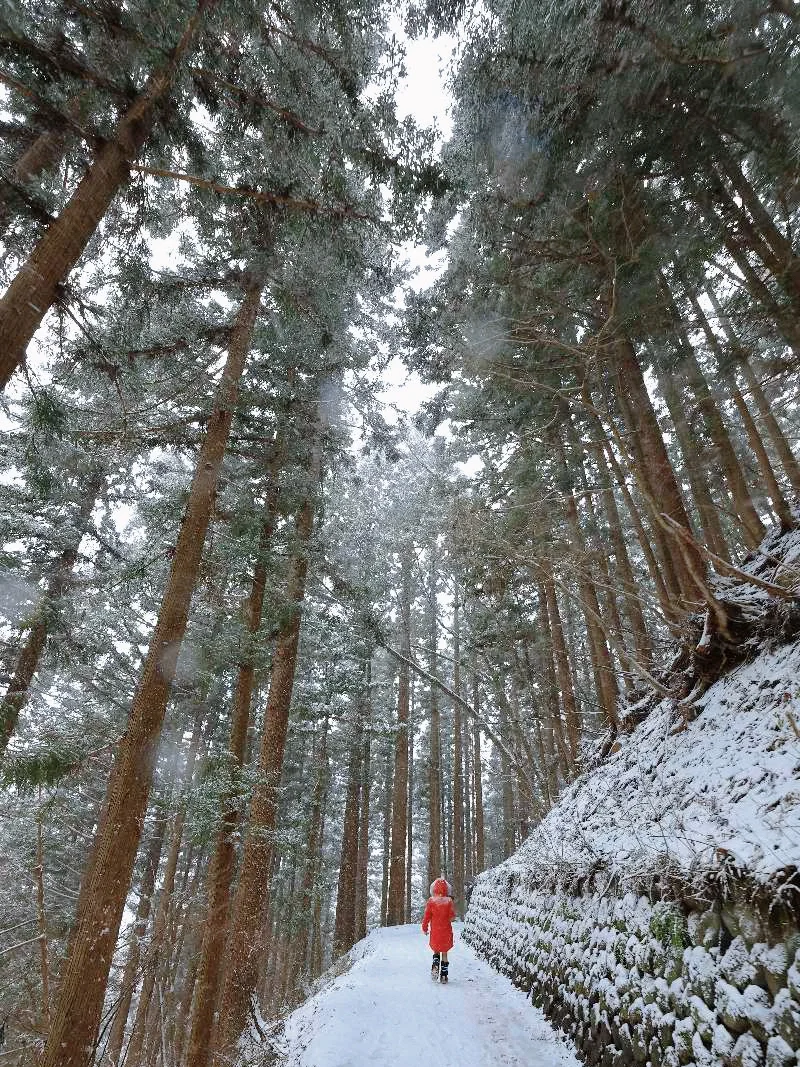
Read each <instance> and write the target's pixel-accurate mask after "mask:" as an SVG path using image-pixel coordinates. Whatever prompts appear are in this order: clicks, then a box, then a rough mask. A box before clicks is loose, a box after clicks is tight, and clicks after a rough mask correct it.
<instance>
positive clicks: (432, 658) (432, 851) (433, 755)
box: [426, 542, 442, 885]
mask: <svg viewBox="0 0 800 1067" xmlns="http://www.w3.org/2000/svg"><path fill="white" fill-rule="evenodd" d="M437 565H438V563H437V552H436V544H435V542H434V543H433V544H432V545H431V558H430V574H429V578H428V590H427V598H426V616H427V629H428V646H429V649H430V651H429V653H428V670H429V672H430V674H432V675H433V676H434V677H436V676H437V673H438V669H439V668H438V656H437V652H436V643H437V640H438V636H437V632H436V630H437V615H438V604H437V600H436V591H437ZM428 701H429V703H428V707H429V711H430V721H429V727H428V831H429V832H428V884H429V885H430V884H431V883H432V882H433V881H434V880H435V879H436V878H438V877H439V875H440V874H441V873H442V767H441V762H442V759H441V751H440V745H441V727H440V723H439V690H438V689H437V687H436V686H435V685H433V684H430V685H429V697H428Z"/></svg>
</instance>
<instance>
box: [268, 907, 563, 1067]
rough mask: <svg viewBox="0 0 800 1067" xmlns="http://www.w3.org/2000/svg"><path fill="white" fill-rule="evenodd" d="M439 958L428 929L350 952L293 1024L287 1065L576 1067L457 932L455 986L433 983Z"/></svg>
mask: <svg viewBox="0 0 800 1067" xmlns="http://www.w3.org/2000/svg"><path fill="white" fill-rule="evenodd" d="M459 927H460V924H456V930H457V931H458V930H459ZM430 960H431V954H430V951H429V950H428V945H427V938H426V937H424V936H423V934H422V932H421V930H420V928H419V926H416V925H414V926H397V927H392V928H389V929H382V930H374V931H373V932H372V933H371V934H370V935H369V937H367V938H366V939H365V940H364V941H360V942H359V943H358V944H357V945H356V946H354V948H353V949H352V950H351V951H350V953H349V954H348V956H347V957H346V959H345V961H344V967H346V968H347V969H344V973H339V974H338V976H336V977H332V978H331V977H329V978H328V979H327V980H324V981H323V983H322V986H321V988H319V989H318V990H317V992H316V993H315V994H314V995H313V996H312V997H311V998H310V999H309V1000H307V1001H306V1002H305V1004H303V1005H302V1006H301V1007H299V1008H298V1009H297V1010H296V1011H294V1012H293V1013H292V1014H291V1015H290V1016H289V1018H288V1019H287V1020H286V1025H285V1029H284V1033H283V1037H282V1040H281V1041H280V1042H279V1043H278V1061H279V1062H285V1063H286V1064H291V1065H292V1067H423V1065H425V1064H434V1063H436V1064H440V1063H441V1064H453V1065H457V1067H532V1065H536V1067H577V1060H576V1059H575V1057H574V1056H573V1054H572V1053H571V1052H570V1051H569V1050H568V1049H567V1047H566V1045H565V1044H564V1043H563V1042H562V1040H561V1039H560V1038H559V1036H558V1035H557V1034H556V1033H555V1031H554V1030H553V1028H552V1027H551V1026H550V1024H549V1023H548V1022H547V1021H546V1020H545V1018H544V1017H543V1015H542V1013H541V1012H540V1011H537V1010H535V1009H534V1010H532V1009H531V1006H530V1004H529V1002H528V1001H527V1000H526V998H525V996H524V994H522V993H521V992H520V991H519V990H517V989H515V988H514V987H513V986H512V985H511V984H510V983H509V982H508V981H507V980H506V979H504V978H501V977H500V976H499V975H498V974H497V973H496V972H495V971H493V970H492V969H491V967H489V966H488V965H487V964H486V963H484V962H483V961H482V960H480V959H478V957H477V956H476V955H475V953H474V952H473V951H472V950H471V949H470V948H469V946H467V945H466V944H464V943H463V942H462V941H461V938H460V936H459V933H458V932H457V933H456V944H455V948H454V950H453V952H452V954H451V971H450V974H451V980H450V983H449V985H447V986H440V985H438V984H435V983H433V982H431V979H430ZM348 964H349V966H348ZM337 970H338V971H340V972H341V971H342V970H343V966H342V964H339V965H338V967H337Z"/></svg>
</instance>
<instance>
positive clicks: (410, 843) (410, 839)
mask: <svg viewBox="0 0 800 1067" xmlns="http://www.w3.org/2000/svg"><path fill="white" fill-rule="evenodd" d="M409 687H410V690H411V700H410V704H411V710H410V712H409V716H408V797H407V800H406V804H407V809H406V922H407V923H410V922H411V878H412V873H413V869H414V722H415V718H414V714H415V710H416V709H415V706H414V698H415V695H416V693H415V686H414V678H413V677H412V678H409Z"/></svg>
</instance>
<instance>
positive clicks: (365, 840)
mask: <svg viewBox="0 0 800 1067" xmlns="http://www.w3.org/2000/svg"><path fill="white" fill-rule="evenodd" d="M367 666H368V667H369V664H368V665H367ZM368 677H369V675H368ZM370 765H371V761H370V740H369V734H368V733H366V732H365V734H364V748H363V751H362V753H361V813H360V815H359V821H358V875H357V882H356V930H355V939H356V941H361V940H363V938H365V937H366V936H367V906H368V904H369V811H370V807H369V802H370V790H371V787H372V781H371V777H370V774H371V771H370Z"/></svg>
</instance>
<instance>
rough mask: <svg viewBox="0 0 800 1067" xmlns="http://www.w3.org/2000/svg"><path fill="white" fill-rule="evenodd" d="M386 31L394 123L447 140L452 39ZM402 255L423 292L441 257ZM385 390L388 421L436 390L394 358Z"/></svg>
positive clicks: (407, 251) (419, 248) (420, 251)
mask: <svg viewBox="0 0 800 1067" xmlns="http://www.w3.org/2000/svg"><path fill="white" fill-rule="evenodd" d="M391 29H392V31H393V32H394V33H395V35H396V36H397V38H398V40H400V41H402V42H403V44H404V46H405V51H406V61H405V68H406V72H407V73H406V77H405V79H404V80H403V81H402V82H401V84H400V87H399V89H398V92H397V112H398V115H399V117H400V118H405V117H406V116H411V117H412V118H413V119H415V120H416V121H417V122H418V123H419V124H420V125H421V126H431V125H432V124H433V123H436V125H437V126H438V128H439V133H440V137H441V140H442V141H444V140H447V138H448V137H449V136H450V133H451V130H452V122H451V119H450V106H451V103H452V100H451V97H450V93H449V92H448V91H447V88H446V86H445V82H446V80H447V75H448V71H447V66H448V64H449V62H450V60H451V58H452V55H453V48H454V44H455V42H454V39H453V38H452V37H449V36H447V35H444V36H442V37H437V38H428V37H426V38H420V39H419V40H416V41H412V40H409V39H408V38H407V37H406V36H405V34H404V33H403V29H402V24H401V22H400V20H399V19H397V18H394V19H393V20H392V22H391ZM401 252H402V254H403V256H404V257H405V258H406V259H407V260H408V262H409V263H410V264H411V265H412V266H413V267H415V268H417V271H418V275H417V278H416V280H415V281H414V282H413V283H412V286H413V288H415V289H423V288H426V287H427V286H428V285H430V284H431V283H432V282H433V281H434V280H435V279H436V277H437V275H438V274H439V273H440V272H441V270H442V269H443V267H444V262H445V255H444V253H441V252H439V253H436V254H435V255H433V256H429V255H428V253H427V250H426V249H425V247H424V246H423V245H413V244H411V243H408V244H406V245H404V246H403V247H402V250H401ZM385 377H386V382H387V388H386V391H385V393H384V394H383V396H384V400H385V402H386V404H387V407H388V408H389V409H390V410H387V418H388V419H389V420H390V421H394V418H395V417H396V416H394V415H393V414H392V411H391V408H392V407H396V408H399V409H400V410H401V411H405V412H407V413H409V414H413V413H414V412H415V411H417V409H418V408H419V406H420V404H421V403H422V402H423V401H424V400H426V399H427V398H428V397H430V396H432V395H433V393H434V392H435V391H436V389H435V387H433V386H425V385H423V384H422V382H420V380H419V378H418V376H417V375H416V374H409V373H408V371H407V370H406V368H405V367H404V366H403V364H402V362H401V361H400V360H399V359H396V360H393V361H392V363H391V364H390V366H389V367H388V369H387V372H386V375H385Z"/></svg>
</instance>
